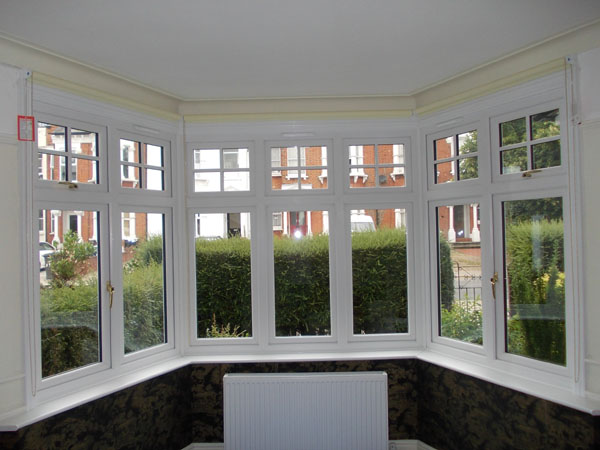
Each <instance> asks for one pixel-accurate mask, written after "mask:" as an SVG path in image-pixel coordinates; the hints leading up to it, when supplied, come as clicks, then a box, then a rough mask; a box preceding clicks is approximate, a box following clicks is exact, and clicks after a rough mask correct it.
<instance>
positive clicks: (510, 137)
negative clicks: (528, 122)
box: [500, 117, 527, 146]
mask: <svg viewBox="0 0 600 450" xmlns="http://www.w3.org/2000/svg"><path fill="white" fill-rule="evenodd" d="M526 139H527V134H526V132H525V117H521V118H520V119H515V120H511V121H510V122H504V123H501V124H500V145H501V146H505V145H512V144H518V143H519V142H525V140H526Z"/></svg>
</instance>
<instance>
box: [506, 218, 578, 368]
mask: <svg viewBox="0 0 600 450" xmlns="http://www.w3.org/2000/svg"><path fill="white" fill-rule="evenodd" d="M563 230H564V225H563V222H562V221H557V220H555V221H547V220H542V221H539V222H534V223H532V222H525V221H524V222H521V223H519V224H515V225H509V226H507V229H506V252H507V263H508V265H507V271H508V278H509V280H510V285H509V298H510V310H509V317H510V319H509V324H508V327H509V330H513V331H514V333H509V339H508V351H509V352H512V353H517V354H521V355H524V356H528V357H531V358H535V359H539V360H542V361H548V362H552V363H556V364H562V365H564V364H566V343H565V287H564V237H563V234H564V232H563ZM534 242H535V245H534ZM511 322H516V323H511ZM513 337H514V339H513Z"/></svg>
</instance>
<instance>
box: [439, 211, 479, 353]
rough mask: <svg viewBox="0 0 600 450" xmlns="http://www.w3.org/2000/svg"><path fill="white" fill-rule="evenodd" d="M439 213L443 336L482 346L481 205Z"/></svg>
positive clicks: (440, 293) (440, 301) (440, 311)
mask: <svg viewBox="0 0 600 450" xmlns="http://www.w3.org/2000/svg"><path fill="white" fill-rule="evenodd" d="M436 214H437V235H438V247H437V249H438V302H439V304H438V308H439V333H440V336H443V337H448V338H452V339H457V340H460V341H463V342H469V343H471V344H478V345H482V344H483V333H482V324H483V322H482V306H481V279H482V278H481V242H480V241H481V234H480V224H479V205H478V204H477V203H471V204H465V205H448V206H439V207H438V208H437V209H436Z"/></svg>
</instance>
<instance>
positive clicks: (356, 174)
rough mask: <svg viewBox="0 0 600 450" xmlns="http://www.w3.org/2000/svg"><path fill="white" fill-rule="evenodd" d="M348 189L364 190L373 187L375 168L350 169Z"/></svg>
mask: <svg viewBox="0 0 600 450" xmlns="http://www.w3.org/2000/svg"><path fill="white" fill-rule="evenodd" d="M350 187H351V188H365V187H375V168H374V167H355V168H353V167H351V168H350Z"/></svg>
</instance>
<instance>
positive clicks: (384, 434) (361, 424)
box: [223, 372, 388, 450]
mask: <svg viewBox="0 0 600 450" xmlns="http://www.w3.org/2000/svg"><path fill="white" fill-rule="evenodd" d="M223 416H224V436H225V448H227V449H228V450H251V449H255V450H279V449H282V448H299V449H300V448H306V449H319V448H323V449H324V448H327V449H339V450H342V449H348V450H350V449H355V450H363V449H366V448H369V449H373V450H386V449H387V446H388V393H387V374H386V373H385V372H339V373H287V374H285V373H284V374H278V373H266V374H228V375H225V376H224V377H223Z"/></svg>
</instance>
